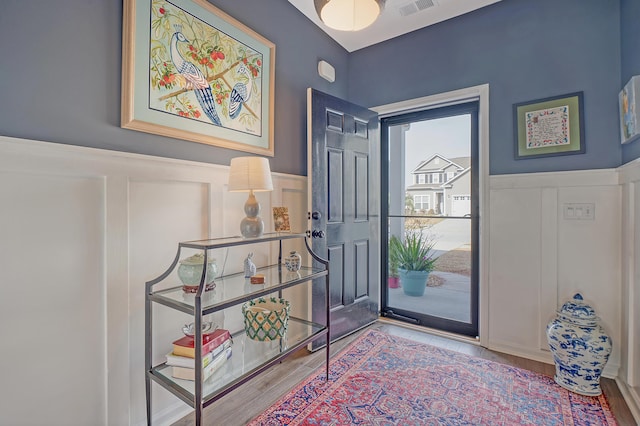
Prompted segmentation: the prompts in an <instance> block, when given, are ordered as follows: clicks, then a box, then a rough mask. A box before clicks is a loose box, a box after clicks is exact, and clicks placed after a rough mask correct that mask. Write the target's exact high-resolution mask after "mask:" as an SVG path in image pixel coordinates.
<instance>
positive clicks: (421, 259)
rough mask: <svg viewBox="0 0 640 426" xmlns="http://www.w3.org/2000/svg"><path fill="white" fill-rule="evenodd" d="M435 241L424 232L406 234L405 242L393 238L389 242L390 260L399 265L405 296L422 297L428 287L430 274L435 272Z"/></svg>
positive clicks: (412, 231) (416, 231)
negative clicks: (393, 259) (395, 261)
mask: <svg viewBox="0 0 640 426" xmlns="http://www.w3.org/2000/svg"><path fill="white" fill-rule="evenodd" d="M434 245H435V241H434V240H433V238H432V237H431V236H430V235H427V234H425V232H423V231H422V230H419V229H418V230H411V231H408V232H406V233H405V236H404V241H401V240H400V239H399V238H398V237H396V236H392V237H391V239H390V240H389V248H390V250H389V251H390V253H392V254H390V256H389V257H390V258H395V259H396V260H397V264H398V273H399V276H400V283H401V284H402V289H403V291H404V294H406V295H407V296H416V297H420V296H422V295H424V291H425V288H426V287H427V280H428V279H429V273H430V272H431V271H432V270H433V267H434V263H435V259H434V258H433V255H434V252H433V247H434Z"/></svg>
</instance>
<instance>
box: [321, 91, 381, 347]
mask: <svg viewBox="0 0 640 426" xmlns="http://www.w3.org/2000/svg"><path fill="white" fill-rule="evenodd" d="M308 109H309V111H308V114H309V117H308V126H309V130H308V133H309V141H308V143H309V147H308V153H309V160H308V161H309V162H308V164H309V181H310V182H309V195H310V196H309V198H310V210H309V211H310V213H311V212H313V213H314V214H310V217H311V218H312V219H310V223H309V230H310V231H311V233H312V235H313V236H314V238H313V239H312V247H313V250H314V251H315V252H316V253H317V254H319V255H320V256H323V257H326V258H328V260H329V262H330V265H329V268H330V277H329V283H330V284H329V285H330V295H329V301H330V306H331V329H330V333H331V340H335V339H337V338H339V337H342V336H344V335H346V334H348V333H351V332H353V331H355V330H357V329H359V328H361V327H363V326H365V325H367V324H369V323H371V322H373V321H375V320H376V319H377V317H378V292H379V270H378V269H379V268H378V257H379V256H378V254H379V249H378V247H379V230H378V227H379V218H378V216H379V214H378V212H379V202H378V200H377V197H371V196H370V194H376V193H377V191H378V190H379V181H378V178H377V177H378V176H379V172H378V170H379V169H378V167H379V154H378V151H379V133H378V128H379V125H378V116H377V114H376V113H375V112H373V111H370V110H368V109H366V108H363V107H360V106H357V105H353V104H351V103H349V102H346V101H344V100H342V99H339V98H336V97H333V96H330V95H327V94H324V93H321V92H318V91H316V90H313V89H309V91H308ZM314 217H315V219H313V218H314ZM323 300H324V286H323V285H322V283H321V282H317V283H314V285H313V296H312V305H313V307H312V316H313V318H314V320H318V321H319V322H322V320H323V319H324V315H325V312H324V310H323V303H322V302H321V301H323ZM320 344H324V342H320ZM316 346H317V345H316Z"/></svg>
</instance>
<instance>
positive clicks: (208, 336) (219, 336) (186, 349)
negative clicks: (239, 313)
mask: <svg viewBox="0 0 640 426" xmlns="http://www.w3.org/2000/svg"><path fill="white" fill-rule="evenodd" d="M230 339H231V333H229V330H225V329H223V328H218V329H217V330H214V331H212V332H211V333H205V334H203V335H202V355H203V356H204V355H206V354H208V353H209V352H211V351H212V350H214V349H215V348H217V347H218V346H220V345H222V344H223V343H224V342H226V341H227V340H230ZM195 343H196V342H195V339H194V338H193V336H184V337H182V338H180V339H178V340H176V341H175V342H173V354H174V355H177V356H186V357H189V358H195V357H196V351H195Z"/></svg>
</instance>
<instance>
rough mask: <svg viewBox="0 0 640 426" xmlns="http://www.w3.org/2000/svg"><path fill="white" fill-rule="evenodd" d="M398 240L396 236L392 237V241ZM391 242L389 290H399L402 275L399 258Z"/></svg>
mask: <svg viewBox="0 0 640 426" xmlns="http://www.w3.org/2000/svg"><path fill="white" fill-rule="evenodd" d="M394 238H395V239H396V240H397V237H396V236H395V235H393V236H391V241H393V239H394ZM391 241H389V270H388V271H389V272H388V273H389V276H388V277H387V284H388V286H389V288H398V287H400V275H399V272H398V256H397V253H396V252H395V250H394V249H393V246H392V243H391Z"/></svg>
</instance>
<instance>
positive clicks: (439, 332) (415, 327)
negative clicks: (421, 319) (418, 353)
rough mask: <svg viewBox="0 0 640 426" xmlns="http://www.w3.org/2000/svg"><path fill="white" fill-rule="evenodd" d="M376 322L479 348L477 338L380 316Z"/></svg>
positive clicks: (478, 339)
mask: <svg viewBox="0 0 640 426" xmlns="http://www.w3.org/2000/svg"><path fill="white" fill-rule="evenodd" d="M378 322H382V323H386V324H391V325H396V326H399V327H404V328H408V329H411V330H415V331H421V332H423V333H427V334H433V335H436V336H440V337H446V338H447V339H451V340H457V341H459V342H464V343H470V344H472V345H477V346H480V338H479V337H469V336H465V335H463V334H456V333H451V332H448V331H442V330H438V329H436V328H430V327H425V326H423V325H417V324H411V323H408V322H404V321H400V320H396V319H393V318H388V317H382V316H381V317H378Z"/></svg>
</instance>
